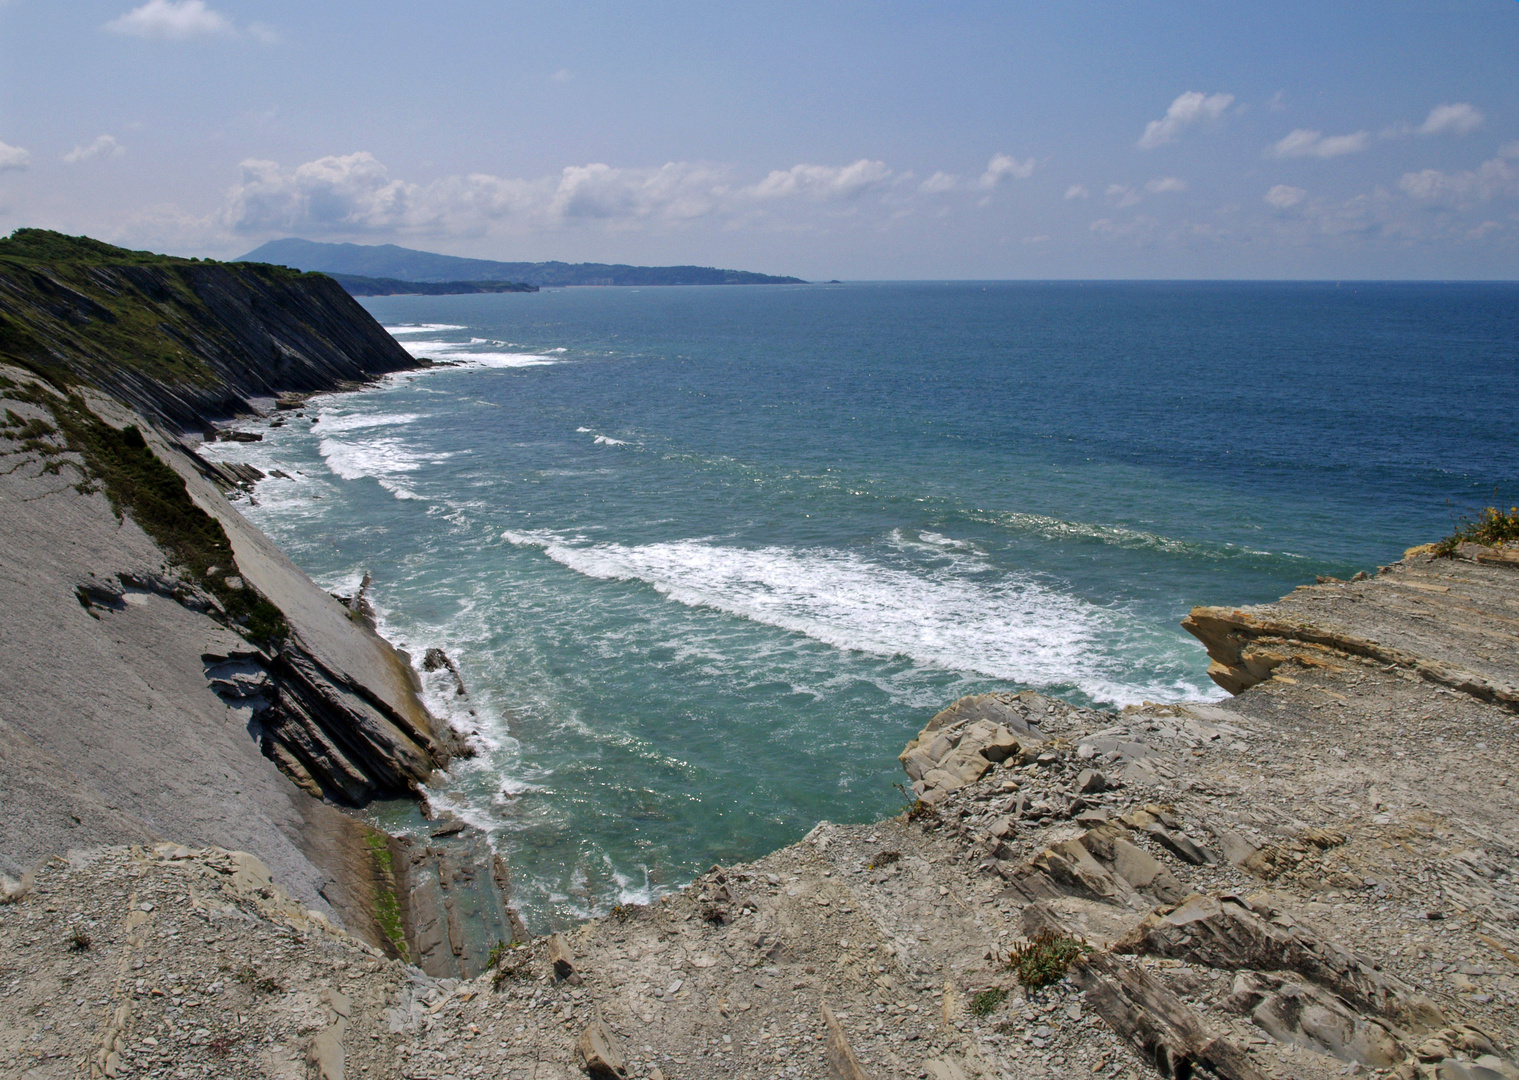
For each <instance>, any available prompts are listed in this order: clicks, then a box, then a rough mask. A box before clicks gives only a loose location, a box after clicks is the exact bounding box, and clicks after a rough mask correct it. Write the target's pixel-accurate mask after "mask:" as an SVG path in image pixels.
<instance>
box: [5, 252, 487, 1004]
mask: <svg viewBox="0 0 1519 1080" xmlns="http://www.w3.org/2000/svg"><path fill="white" fill-rule="evenodd" d="M18 246H19V247H20V248H22V249H23V250H24V252H25V256H24V257H22V256H18V255H16V254H15V250H16V248H17V247H18ZM43 255H48V256H50V257H53V261H47V260H46V259H44V258H42V256H43ZM18 298H19V299H18ZM266 305H273V307H272V308H271V307H268V306H266ZM229 311H230V314H229V313H228V312H229ZM166 343H168V344H166ZM171 347H172V350H175V351H172V354H170V353H166V352H164V351H162V350H164V349H169V348H171ZM411 364H412V361H411V358H410V357H409V356H407V354H406V353H405V352H404V350H401V349H399V347H398V346H396V345H395V343H394V342H393V341H392V340H391V339H390V337H389V335H387V334H385V333H384V331H383V330H382V329H381V328H380V327H379V326H378V325H377V324H376V323H375V322H374V320H373V319H372V318H370V316H369V315H368V313H367V312H365V311H364V310H363V309H362V308H361V307H359V306H358V305H357V304H356V303H355V302H354V301H353V300H352V299H351V298H350V297H349V296H348V295H347V294H346V293H345V292H343V290H342V289H341V288H338V287H337V286H336V285H335V284H334V283H333V282H331V280H330V279H328V278H325V277H323V276H322V275H295V274H292V273H290V272H281V273H279V274H271V273H270V268H267V267H258V266H251V267H249V266H226V265H221V264H208V263H196V262H193V261H190V260H168V259H161V258H159V257H156V256H148V255H145V254H143V253H134V252H119V251H118V250H117V249H111V248H108V247H107V246H106V245H100V244H97V243H96V242H94V241H85V240H80V239H77V238H68V237H57V236H56V234H40V233H36V232H35V231H24V232H23V233H18V234H17V236H16V237H13V238H12V239H11V240H9V241H3V242H0V610H3V611H4V612H5V617H4V619H3V620H0V871H3V872H5V873H6V874H7V875H9V876H10V877H11V878H12V879H13V880H14V879H18V878H19V875H21V874H23V873H25V872H26V871H28V870H31V869H34V868H35V867H36V866H37V865H38V864H39V862H40V861H42V860H45V859H46V858H48V857H50V856H58V855H63V854H65V853H66V852H69V851H71V850H75V851H78V850H85V849H89V848H91V847H95V846H98V845H101V844H119V843H123V842H148V841H153V840H159V839H173V840H175V841H178V842H184V843H192V844H210V845H215V846H218V847H225V848H235V849H238V850H243V851H247V852H250V853H252V854H254V855H256V856H257V857H258V858H260V859H262V860H263V861H264V862H265V863H266V864H267V865H268V866H269V867H270V868H271V869H272V870H273V871H274V873H275V874H276V875H277V876H278V877H279V879H280V881H281V882H282V883H283V884H284V886H285V887H286V888H287V889H288V890H289V891H290V892H291V894H292V895H294V896H295V897H297V898H298V899H299V900H300V901H301V902H302V903H303V904H306V905H308V906H309V907H311V908H313V909H314V910H316V911H319V912H321V913H323V914H324V915H326V916H327V917H329V918H331V919H333V920H334V921H336V922H339V923H343V924H346V925H348V926H349V927H350V929H352V930H354V932H356V933H358V934H360V935H361V936H362V937H364V938H366V939H367V940H369V941H371V942H372V943H374V944H376V945H378V946H380V947H382V948H385V949H387V950H389V951H391V952H392V953H395V954H398V955H403V956H407V957H409V958H413V959H416V960H418V961H419V962H422V963H424V965H425V966H427V967H428V969H429V970H432V971H433V972H434V973H435V974H439V975H444V974H450V973H452V974H455V975H457V974H460V973H464V972H467V971H470V970H478V969H479V968H480V967H482V966H483V964H484V952H485V949H486V948H488V945H486V946H484V947H481V946H479V945H478V943H475V942H473V938H478V937H480V936H481V935H482V934H483V933H485V932H486V931H489V933H490V934H491V935H492V938H491V940H494V936H495V935H497V934H501V933H503V931H501V929H500V928H502V927H507V929H506V930H505V931H504V936H508V937H509V936H510V934H511V931H510V928H509V926H510V916H509V913H508V912H507V910H506V908H505V901H504V890H505V886H506V876H505V870H504V868H503V867H500V866H499V864H498V863H497V862H496V861H495V860H494V858H493V857H492V856H491V855H490V853H489V850H488V848H486V847H484V845H483V844H480V843H479V842H478V838H476V837H472V836H469V835H465V836H462V837H461V836H459V835H452V836H450V837H449V838H447V839H439V840H437V841H436V842H435V843H434V844H432V845H423V846H422V847H421V848H420V849H414V847H413V845H409V844H407V843H406V842H404V841H400V840H396V839H393V838H391V837H388V836H386V835H385V834H384V833H381V832H378V831H377V830H375V829H373V828H371V827H369V826H368V825H366V824H364V822H363V821H362V820H361V819H359V818H358V817H357V816H355V815H353V814H345V813H343V812H342V811H341V809H340V808H345V807H346V808H357V807H362V806H364V805H366V804H368V803H370V802H372V801H374V800H376V799H386V798H416V797H419V796H420V794H421V786H422V785H423V784H424V783H425V782H426V781H427V780H428V778H429V777H430V776H431V775H432V774H433V772H434V771H435V770H437V769H439V768H442V767H445V766H446V765H447V764H448V762H449V761H450V760H451V759H452V758H453V757H454V756H456V755H458V754H459V753H461V752H465V751H466V747H465V744H464V742H463V740H462V739H461V738H460V736H459V735H457V734H456V733H455V732H453V731H452V730H451V729H449V728H448V726H447V725H446V724H444V723H442V722H441V721H438V720H437V719H436V718H434V717H433V716H432V715H430V714H429V712H428V710H427V709H426V707H425V705H424V704H423V702H422V699H421V696H420V685H419V683H418V680H417V677H416V675H415V673H414V672H413V671H412V669H411V667H410V665H409V664H408V663H407V661H406V660H405V658H404V657H402V656H401V655H400V654H398V653H397V652H396V651H395V650H394V649H393V648H392V647H391V646H390V645H389V643H387V642H386V641H384V640H383V639H382V638H381V637H379V635H377V634H376V633H375V632H374V631H373V630H372V629H371V628H370V627H369V625H368V624H367V623H366V622H364V620H363V619H361V618H359V617H357V616H356V615H355V614H353V613H351V612H350V611H348V609H346V608H345V607H343V606H342V605H341V604H339V603H338V602H337V601H336V600H334V599H333V598H332V597H331V596H329V595H327V594H326V593H325V592H324V591H323V590H321V589H320V588H318V587H317V586H316V585H315V584H314V583H312V582H311V581H310V579H308V578H307V577H306V576H305V575H304V574H303V573H302V572H301V571H300V570H299V569H298V568H297V567H296V566H295V565H294V564H293V563H291V562H290V560H289V559H287V558H286V557H285V556H284V555H283V554H281V553H280V552H279V551H278V550H277V549H276V548H275V547H274V545H273V544H272V543H271V542H270V541H269V540H268V539H267V538H266V537H265V536H263V534H262V533H260V532H259V531H258V530H257V529H256V528H254V527H253V526H252V525H250V524H249V523H248V522H247V521H246V520H245V519H243V518H242V516H241V515H240V514H238V513H237V511H236V510H235V509H234V508H233V507H232V506H231V504H230V503H228V502H227V500H226V499H225V498H223V496H222V492H221V490H220V489H219V488H218V487H217V485H216V483H214V482H213V480H212V479H211V478H212V477H215V476H216V475H217V471H216V470H215V468H214V467H212V466H209V465H208V464H207V463H206V462H204V461H202V460H201V459H199V457H198V456H197V455H196V454H195V451H194V443H193V441H184V440H181V439H180V438H179V437H177V436H176V435H174V434H173V433H172V431H173V429H174V428H181V429H183V428H188V429H191V430H199V429H201V428H203V427H205V426H207V425H208V424H209V422H210V420H211V419H212V418H213V417H216V416H225V415H227V414H228V413H229V412H238V411H246V410H248V409H249V408H250V407H251V405H250V403H249V401H248V398H250V397H260V396H270V395H274V394H278V393H281V392H287V391H311V390H321V389H338V388H341V387H345V386H350V385H353V384H354V381H355V380H360V379H366V378H373V377H376V376H377V375H380V374H384V373H386V372H389V371H393V370H397V369H398V368H399V367H401V366H407V365H411ZM435 849H436V850H435ZM440 860H441V861H445V862H447V863H448V865H449V867H450V868H451V871H450V873H449V874H448V875H447V876H445V875H442V874H440V873H438V872H437V870H436V867H437V865H438V864H439V862H440ZM453 871H457V872H458V873H457V876H458V877H459V878H461V879H468V881H469V882H472V883H475V885H476V886H477V887H476V888H475V890H474V893H471V891H470V889H462V890H456V891H458V892H459V893H460V895H459V896H458V897H455V896H453V895H447V896H444V895H439V894H440V892H447V891H448V890H449V888H450V886H452V885H453V884H454V876H455V874H454V873H453ZM475 893H478V895H475ZM456 900H457V901H459V902H463V903H464V905H465V906H466V907H468V908H469V909H470V910H471V911H472V912H473V913H474V914H473V915H472V918H473V919H474V920H475V921H476V922H480V923H482V926H484V927H485V930H479V928H476V930H477V932H476V933H474V934H473V935H471V934H466V933H464V932H463V931H462V930H461V929H460V927H459V926H458V925H457V923H458V917H457V916H456V913H455V905H456ZM474 953H479V955H473V954H474Z"/></svg>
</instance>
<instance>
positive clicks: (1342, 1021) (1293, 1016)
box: [1228, 971, 1408, 1069]
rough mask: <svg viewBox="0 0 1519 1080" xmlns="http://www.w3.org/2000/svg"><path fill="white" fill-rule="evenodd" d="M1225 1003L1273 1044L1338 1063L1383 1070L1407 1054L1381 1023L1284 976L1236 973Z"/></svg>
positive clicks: (1319, 990) (1309, 986) (1314, 988)
mask: <svg viewBox="0 0 1519 1080" xmlns="http://www.w3.org/2000/svg"><path fill="white" fill-rule="evenodd" d="M1228 1005H1229V1008H1231V1009H1233V1010H1234V1011H1235V1012H1239V1013H1245V1014H1247V1015H1248V1016H1249V1017H1250V1018H1251V1019H1252V1020H1253V1021H1255V1025H1256V1026H1257V1027H1259V1028H1260V1029H1261V1030H1262V1031H1264V1032H1266V1034H1268V1035H1270V1036H1271V1037H1272V1038H1273V1039H1275V1040H1276V1041H1277V1042H1281V1043H1288V1044H1292V1045H1296V1046H1302V1047H1305V1048H1307V1049H1309V1050H1313V1051H1316V1052H1317V1053H1320V1054H1328V1055H1330V1056H1332V1057H1337V1058H1339V1059H1340V1060H1341V1061H1349V1062H1357V1063H1359V1064H1361V1065H1370V1066H1372V1067H1373V1068H1378V1069H1385V1068H1389V1067H1391V1066H1393V1065H1396V1064H1398V1063H1399V1062H1400V1061H1402V1060H1403V1059H1404V1058H1405V1057H1407V1056H1408V1051H1407V1048H1406V1047H1404V1046H1403V1044H1402V1043H1400V1042H1399V1041H1398V1039H1397V1037H1396V1036H1395V1035H1394V1034H1393V1033H1392V1032H1391V1031H1390V1030H1389V1029H1388V1028H1387V1026H1386V1025H1385V1024H1382V1023H1379V1022H1377V1021H1376V1020H1368V1019H1366V1018H1365V1017H1363V1016H1360V1015H1358V1014H1357V1013H1356V1012H1355V1011H1354V1010H1352V1009H1351V1008H1350V1007H1349V1006H1347V1005H1346V1004H1345V1003H1344V1002H1343V1001H1341V1000H1340V999H1339V998H1338V997H1336V996H1335V995H1333V994H1330V993H1327V992H1325V991H1324V990H1321V989H1319V988H1318V987H1316V986H1312V985H1310V984H1308V983H1306V982H1303V981H1302V980H1301V979H1297V978H1294V977H1293V976H1292V975H1290V974H1287V973H1285V972H1272V973H1269V974H1268V973H1264V972H1259V971H1242V972H1240V973H1239V974H1238V975H1236V976H1235V977H1234V988H1233V993H1232V994H1230V996H1229V1001H1228Z"/></svg>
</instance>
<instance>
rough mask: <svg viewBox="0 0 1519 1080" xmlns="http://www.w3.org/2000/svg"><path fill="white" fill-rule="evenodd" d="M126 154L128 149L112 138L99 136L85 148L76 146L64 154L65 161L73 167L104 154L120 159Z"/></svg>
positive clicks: (84, 146)
mask: <svg viewBox="0 0 1519 1080" xmlns="http://www.w3.org/2000/svg"><path fill="white" fill-rule="evenodd" d="M126 152H127V148H126V147H124V146H122V145H121V144H120V143H119V142H117V141H116V140H115V138H113V137H112V136H110V135H97V136H95V141H94V142H90V143H86V144H85V145H83V146H76V147H74V149H72V150H70V151H69V152H68V153H67V154H64V155H63V161H64V164H66V165H73V164H75V163H77V162H80V161H89V160H90V158H92V157H99V156H100V155H102V154H105V155H107V156H109V157H120V156H121V155H122V154H125V153H126Z"/></svg>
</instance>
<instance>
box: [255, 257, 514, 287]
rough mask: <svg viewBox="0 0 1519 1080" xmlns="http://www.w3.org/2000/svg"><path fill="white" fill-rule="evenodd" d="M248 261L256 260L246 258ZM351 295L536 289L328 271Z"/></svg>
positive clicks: (511, 283) (505, 283)
mask: <svg viewBox="0 0 1519 1080" xmlns="http://www.w3.org/2000/svg"><path fill="white" fill-rule="evenodd" d="M244 261H247V262H252V261H254V260H252V259H247V260H244ZM327 276H328V277H331V278H335V279H336V280H337V283H338V284H339V285H341V286H343V288H345V289H347V290H348V295H350V296H453V295H457V294H459V293H502V292H537V291H538V286H536V285H529V284H528V283H527V282H525V281H402V280H401V279H399V278H390V277H362V276H360V275H359V274H328V275H327Z"/></svg>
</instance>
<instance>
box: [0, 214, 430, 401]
mask: <svg viewBox="0 0 1519 1080" xmlns="http://www.w3.org/2000/svg"><path fill="white" fill-rule="evenodd" d="M0 358H3V359H6V360H9V361H11V362H13V363H16V364H18V365H20V366H22V367H25V368H28V369H30V370H31V371H33V372H35V373H37V374H38V375H41V376H42V377H43V378H46V379H48V380H49V381H51V382H54V383H55V384H57V383H67V384H81V383H82V384H84V385H88V386H94V387H98V388H100V389H102V390H104V391H106V392H107V393H109V394H111V396H113V397H115V398H117V399H119V400H121V401H123V402H125V403H127V404H128V405H131V406H132V407H133V408H135V409H137V410H138V411H139V412H142V413H143V414H144V415H146V416H148V417H150V418H152V419H154V420H156V421H157V422H158V423H160V424H162V425H165V426H167V427H170V428H172V429H175V430H177V431H189V430H200V429H201V428H203V427H204V426H205V423H206V421H207V420H208V419H209V418H211V417H220V416H228V415H232V414H234V413H237V412H241V411H244V410H245V409H246V407H247V405H246V402H247V399H249V398H253V397H267V396H272V395H275V394H277V393H280V392H285V391H301V392H311V391H318V390H332V389H336V388H338V387H340V386H343V385H346V384H350V383H358V382H363V381H365V380H368V379H372V378H374V377H375V376H377V375H382V374H386V373H389V372H393V371H400V370H403V369H405V368H409V367H415V366H416V361H415V360H413V359H412V358H411V356H410V355H409V354H408V353H407V352H406V350H404V349H402V348H401V347H400V346H399V345H398V344H396V342H395V340H394V339H393V338H391V336H390V335H389V334H387V333H385V331H384V330H383V329H382V328H381V327H380V325H379V324H378V323H376V322H375V321H374V319H372V318H371V317H370V316H369V313H368V312H366V311H364V309H363V308H361V307H360V306H359V305H358V304H357V303H356V302H355V301H354V299H353V298H352V297H351V296H349V295H348V293H347V292H346V291H345V290H344V289H343V288H342V286H340V285H339V284H338V283H337V282H336V281H334V280H332V279H331V278H329V277H327V276H325V275H323V274H303V273H300V272H298V271H294V270H290V269H287V268H286V267H282V266H268V265H264V264H260V263H216V262H203V261H198V260H191V259H175V258H170V257H167V256H161V255H153V254H151V253H148V252H133V251H126V250H124V249H121V248H114V247H111V246H109V245H106V244H101V243H99V242H98V241H93V240H88V239H86V238H83V237H66V236H61V235H59V234H58V233H50V232H45V231H43V230H39V229H22V230H18V231H17V232H16V233H15V234H13V235H12V236H11V237H10V238H9V239H7V240H3V241H0Z"/></svg>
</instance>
